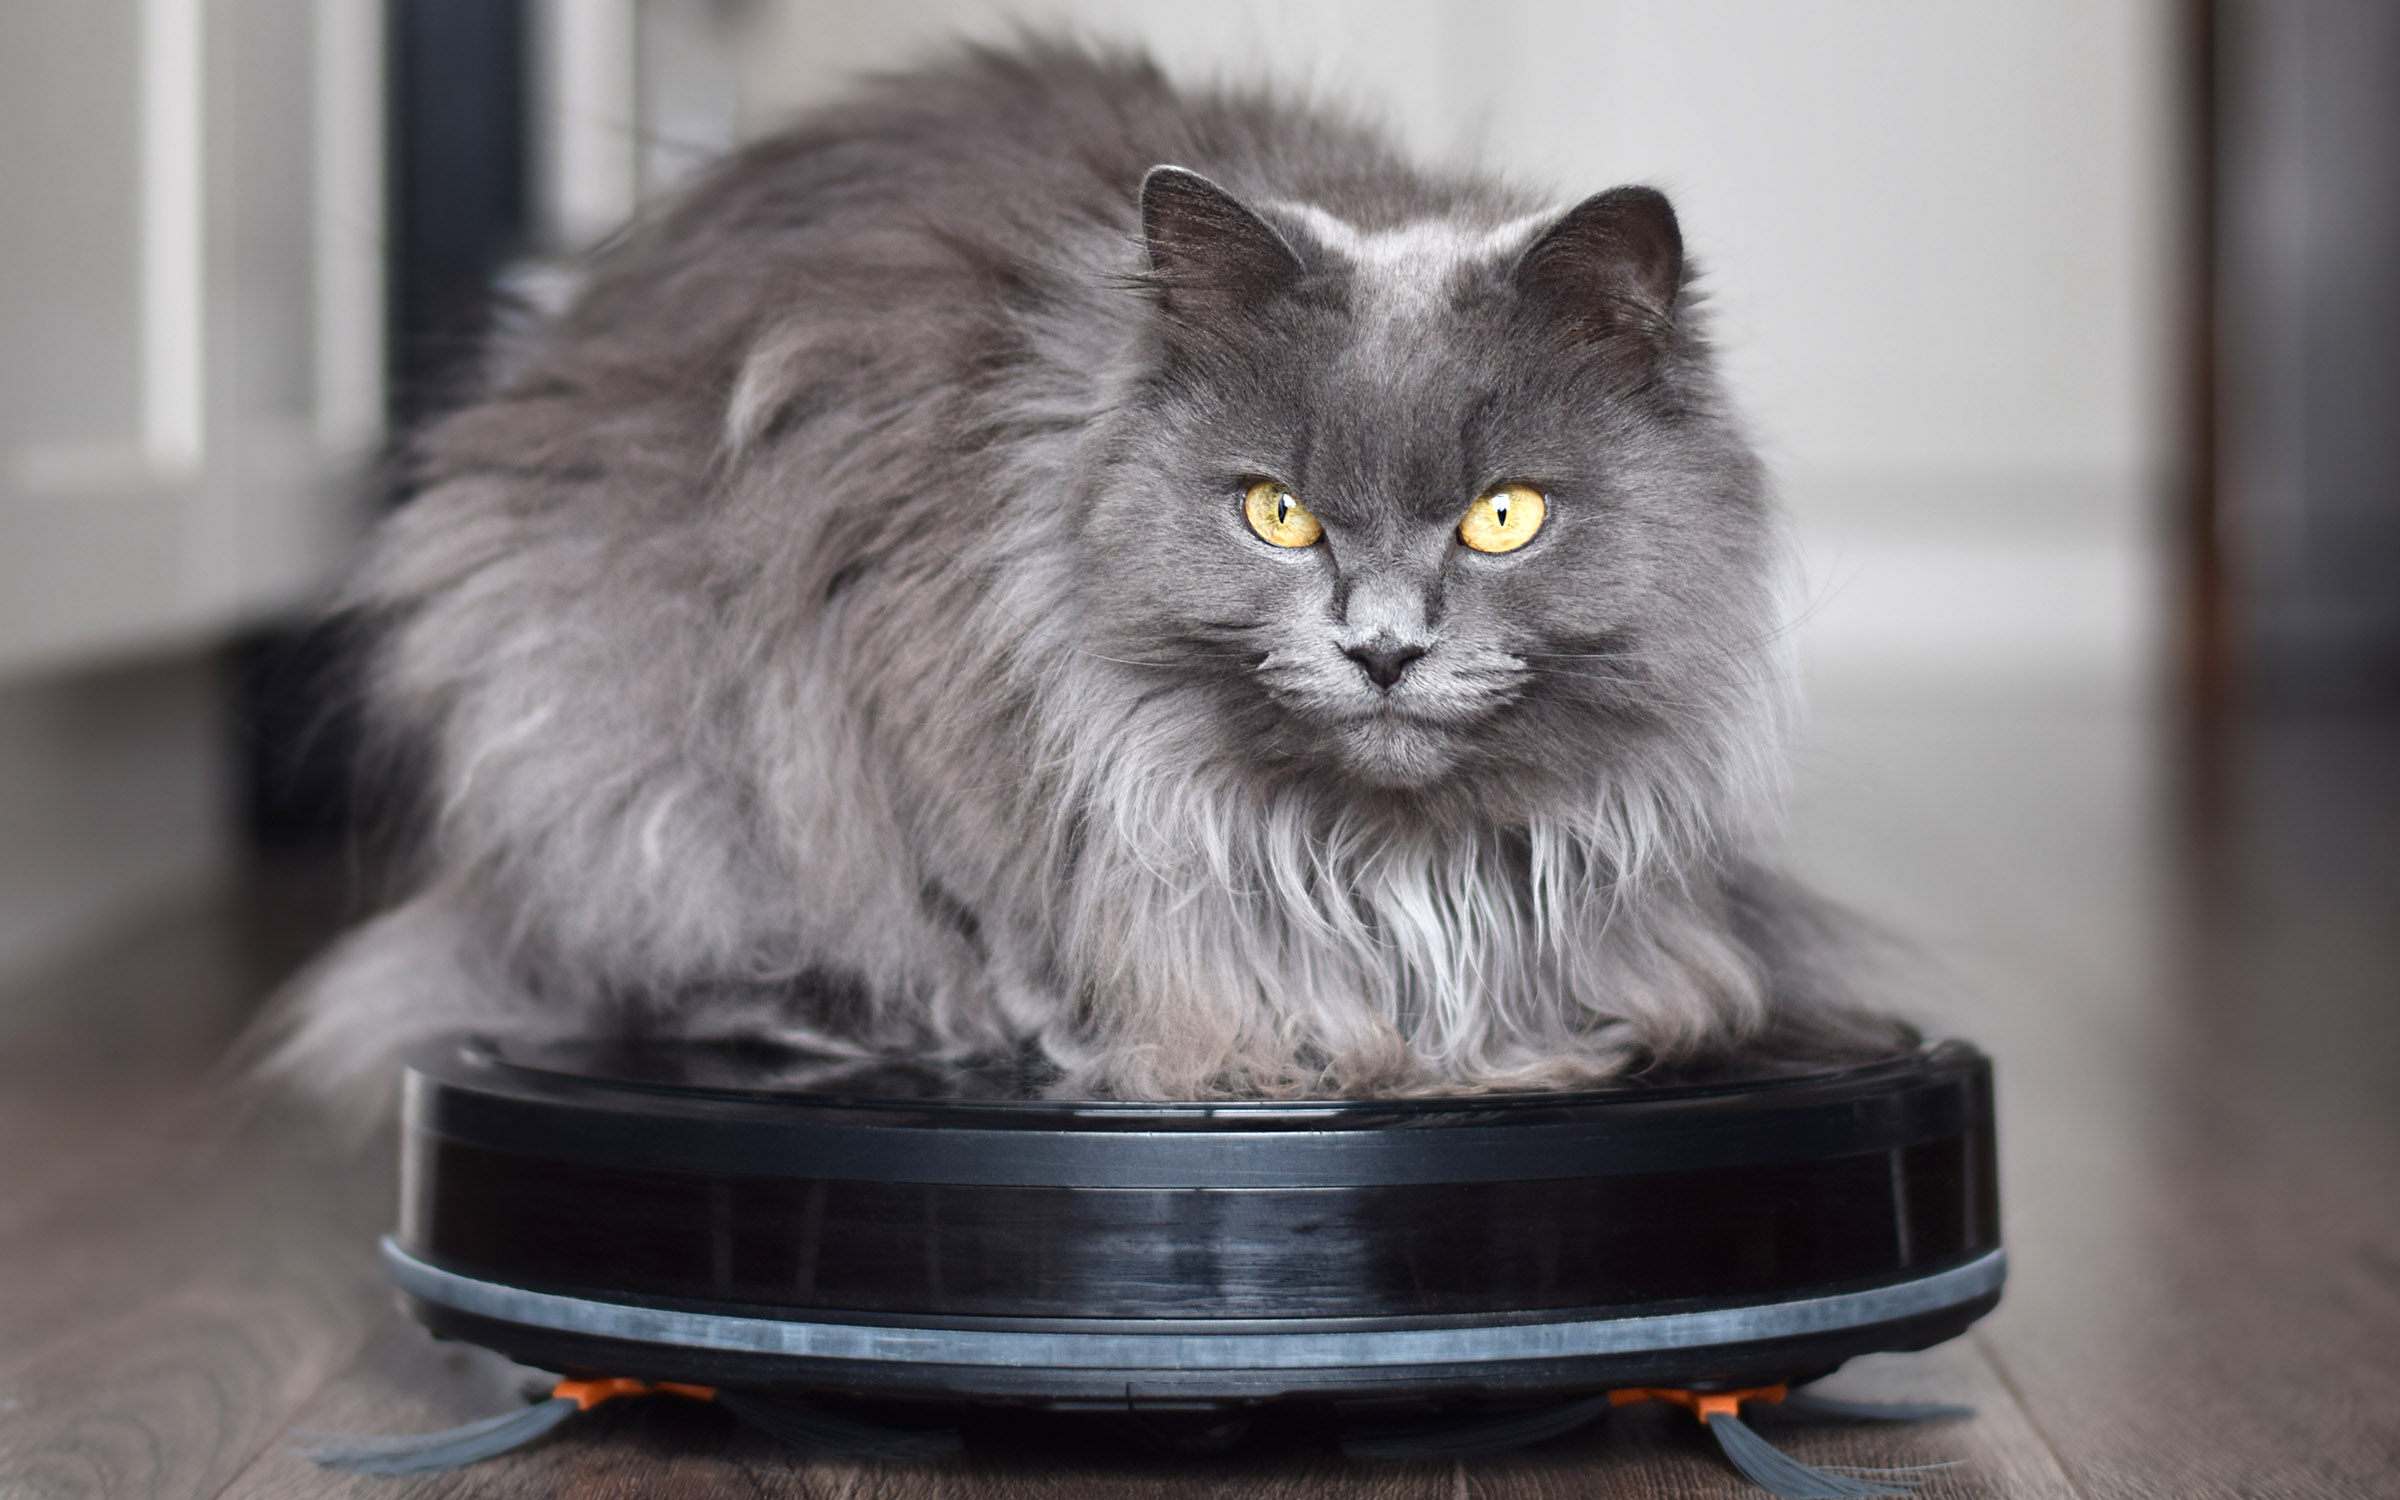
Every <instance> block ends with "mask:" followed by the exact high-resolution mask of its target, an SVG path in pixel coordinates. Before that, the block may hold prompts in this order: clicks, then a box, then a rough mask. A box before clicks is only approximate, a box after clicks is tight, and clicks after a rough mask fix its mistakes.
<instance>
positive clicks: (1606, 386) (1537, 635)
mask: <svg viewBox="0 0 2400 1500" xmlns="http://www.w3.org/2000/svg"><path fill="white" fill-rule="evenodd" d="M1141 207H1142V219H1143V235H1144V240H1145V253H1146V260H1147V269H1146V272H1145V275H1144V277H1143V288H1144V290H1145V291H1146V293H1147V295H1148V297H1149V299H1150V312H1149V322H1148V324H1147V327H1146V334H1145V339H1146V342H1145V346H1144V354H1143V360H1142V366H1141V372H1142V373H1141V377H1140V379H1139V380H1138V381H1137V382H1135V384H1134V385H1133V387H1132V389H1133V392H1134V394H1133V395H1132V396H1131V397H1130V399H1129V400H1127V401H1126V403H1125V404H1124V407H1123V409H1122V410H1121V411H1120V412H1119V414H1118V417H1117V420H1116V421H1115V422H1113V423H1112V425H1111V441H1110V446H1109V452H1108V455H1107V458H1106V461H1105V463H1104V465H1103V466H1102V468H1101V469H1100V473H1101V474H1102V476H1103V477H1102V478H1101V480H1100V481H1099V483H1098V486H1097V493H1095V494H1094V495H1093V496H1092V497H1091V500H1090V503H1089V506H1088V513H1087V516H1086V524H1085V526H1084V527H1083V529H1082V533H1081V536H1082V540H1083V552H1082V558H1083V565H1084V566H1085V567H1086V569H1087V572H1086V575H1085V579H1084V582H1085V586H1086V589H1087V591H1088V593H1089V595H1090V597H1092V598H1093V599H1094V601H1095V603H1096V605H1097V614H1096V616H1095V618H1096V619H1097V620H1098V621H1099V622H1100V623H1101V626H1102V628H1104V629H1105V630H1106V631H1107V632H1108V633H1109V640H1108V644H1107V646H1106V647H1105V649H1106V650H1108V651H1109V652H1110V653H1112V654H1113V655H1116V656H1119V657H1122V658H1125V659H1128V660H1132V661H1138V662H1143V663H1146V664H1155V665H1157V666H1158V667H1160V668H1161V669H1163V670H1167V671H1171V672H1172V673H1173V674H1174V675H1175V676H1176V677H1177V679H1178V680H1179V681H1182V682H1184V683H1197V684H1201V685H1203V690H1204V691H1206V692H1207V693H1209V694H1210V695H1211V698H1212V709H1213V712H1212V713H1211V714H1210V715H1209V722H1208V724H1207V725H1206V726H1205V727H1201V726H1195V730H1194V732H1195V733H1207V734H1212V735H1214V736H1216V737H1217V744H1216V745H1215V746H1214V747H1213V748H1214V749H1215V750H1216V751H1218V752H1219V753H1229V754H1234V755H1238V756H1242V757H1245V758H1247V759H1248V760H1249V761H1250V762H1251V763H1252V764H1254V765H1255V766H1256V767H1257V769H1258V771H1259V773H1260V774H1261V775H1263V776H1267V777H1270V778H1277V779H1285V778H1291V779H1306V778H1316V779H1321V780H1327V781H1329V782H1332V783H1338V784H1340V785H1342V786H1345V787H1348V788H1351V789H1353V790H1355V791H1356V792H1358V793H1359V794H1361V795H1366V796H1383V797H1396V798H1398V799H1401V800H1405V801H1408V802H1411V803H1415V804H1442V803H1447V804H1451V805H1456V806H1461V807H1472V808H1473V809H1475V810H1476V812H1477V813H1478V814H1479V815H1483V816H1495V815H1496V816H1501V817H1509V818H1515V817H1523V816H1527V815H1529V814H1531V813H1536V812H1539V811H1541V810H1542V809H1544V808H1548V807H1552V806H1555V805H1556V803H1557V801H1558V799H1559V798H1560V797H1562V796H1574V795H1579V789H1585V788H1589V787H1590V786H1591V785H1592V784H1593V782H1594V778H1595V777H1598V776H1605V775H1606V774H1608V773H1609V771H1610V770H1611V769H1612V768H1614V769H1617V770H1625V769H1628V768H1629V767H1630V766H1631V765H1632V764H1633V763H1634V762H1635V761H1637V760H1644V759H1647V760H1651V761H1655V760H1656V759H1657V758H1659V757H1661V756H1667V757H1672V756H1675V755H1678V754H1683V755H1691V754H1697V753H1701V752H1703V750H1704V749H1706V747H1708V746H1715V747H1716V748H1717V750H1719V751H1721V750H1722V748H1723V742H1725V741H1726V740H1727V738H1728V736H1731V737H1733V738H1735V739H1738V738H1739V737H1740V736H1741V735H1744V734H1748V735H1751V736H1753V737H1755V736H1758V735H1761V734H1769V735H1771V729H1770V728H1769V727H1768V726H1767V725H1765V724H1761V723H1758V722H1755V721H1756V718H1757V716H1758V715H1759V713H1760V712H1761V711H1762V708H1761V706H1762V704H1766V703H1767V702H1768V700H1769V699H1772V698H1773V697H1774V696H1775V695H1776V693H1775V689H1774V688H1773V687H1772V686H1771V685H1770V684H1769V683H1768V682H1767V681H1766V679H1769V678H1773V677H1775V676H1777V675H1779V669H1778V668H1777V666H1776V660H1777V656H1776V650H1775V648H1774V646H1773V645H1772V643H1771V642H1772V638H1773V637H1774V636H1775V635H1776V633H1777V630H1776V627H1777V620H1776V609H1777V604H1776V598H1777V594H1776V587H1775V583H1776V580H1775V578H1774V571H1775V567H1776V563H1777V560H1778V556H1779V554H1778V546H1777V533H1776V527H1775V523H1774V520H1773V518H1772V516H1771V514H1770V512H1769V509H1768V507H1767V504H1766V501H1765V497H1764V492H1763V484H1762V482H1761V478H1760V473H1759V468H1758V465H1757V463H1756V461H1755V460H1754V459H1753V457H1752V456H1751V454H1750V452H1749V450H1748V448H1747V447H1746V446H1745V444H1744V442H1743V441H1742V438H1741V435H1740V433H1739V431H1738V430H1737V428H1736V427H1735V425H1734V424H1733V423H1732V422H1731V420H1730V419H1729V418H1728V417H1727V416H1726V414H1725V413H1724V410H1723V407H1722V403H1721V400H1720V398H1719V396H1718V393H1717V390H1716V387H1715V383H1714V379H1713V376H1712V375H1711V373H1710V371H1709V368H1708V364H1707V353H1706V349H1705V347H1704V345H1703V343H1702V341H1701V339H1700V337H1699V335H1698V333H1697V331H1696V329H1695V326H1694V319H1693V318H1692V316H1691V313H1690V310H1689V308H1688V306H1687V304H1688V302H1689V300H1690V299H1689V293H1688V290H1687V287H1686V284H1685V283H1686V267H1685V261H1684V255H1683V249H1682V240H1681V236H1680V234H1679V232H1678V229H1677V225H1676V221H1675V215H1674V212H1673V210H1672V209H1671V208H1670V207H1669V206H1668V203H1667V200H1666V199H1665V198H1663V197H1662V196H1660V195H1659V194H1658V193H1656V192H1653V191H1651V190H1649V189H1646V188H1619V189H1616V190H1614V191H1612V192H1607V193H1603V194H1600V195H1599V196H1597V197H1594V198H1591V199H1589V200H1587V201H1585V202H1583V203H1582V204H1580V205H1578V206H1576V207H1574V208H1572V209H1568V210H1566V211H1564V212H1557V211H1551V212H1544V213H1538V214H1530V215H1511V214H1509V213H1507V212H1505V211H1501V210H1497V209H1491V208H1480V207H1478V206H1475V205H1467V206H1462V207H1459V208H1457V209H1455V210H1453V211H1452V212H1449V213H1445V214H1440V215H1436V216H1432V217H1426V218H1419V219H1415V220H1412V221H1407V222H1400V223H1396V224H1384V225H1360V224H1357V223H1353V222H1350V221H1348V220H1346V219H1344V218H1343V217H1340V216H1339V215H1337V214H1336V213H1335V212H1332V211H1329V210H1328V209H1327V208H1325V207H1323V206H1319V205H1312V204H1304V203H1294V202H1288V201H1279V200H1276V199H1273V198H1269V197H1265V196H1260V197H1258V198H1255V199H1253V200H1251V201H1247V202H1245V201H1244V200H1242V199H1240V198H1237V197H1236V196H1234V195H1233V194H1231V193H1229V192H1227V191H1225V190H1224V189H1222V188H1219V187H1218V186H1216V185H1215V184H1213V183H1211V182H1210V181H1208V180H1207V179H1205V178H1202V177H1199V176H1197V175H1195V174H1193V173H1189V172H1185V171H1181V170H1178V169H1175V168H1170V167H1162V168H1159V169H1157V170H1155V171H1153V172H1151V173H1150V175H1149V177H1148V179H1147V180H1146V181H1145V182H1144V184H1143V188H1142V196H1141ZM1767 712H1769V714H1770V716H1771V709H1769V710H1767ZM1743 720H1748V721H1751V722H1747V723H1744V722H1737V721H1743ZM1709 753H1715V752H1714V751H1711V752H1709Z"/></svg>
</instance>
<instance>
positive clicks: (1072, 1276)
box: [383, 1039, 2005, 1412]
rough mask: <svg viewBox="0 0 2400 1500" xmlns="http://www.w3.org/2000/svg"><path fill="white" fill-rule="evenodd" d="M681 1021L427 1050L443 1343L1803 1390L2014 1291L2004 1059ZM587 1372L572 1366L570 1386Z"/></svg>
mask: <svg viewBox="0 0 2400 1500" xmlns="http://www.w3.org/2000/svg"><path fill="white" fill-rule="evenodd" d="M805 1077H806V1075H805V1074H798V1073H795V1072H794V1069H793V1066H792V1062H791V1060H790V1059H789V1058H785V1057H780V1056H778V1055H776V1054H772V1053H764V1052H755V1051H750V1052H745V1051H740V1050H729V1049H725V1048H712V1047H706V1046H690V1045H643V1046H640V1047H630V1046H616V1047H610V1046H600V1045H577V1046H552V1047H542V1046H521V1045H519V1044H515V1043H493V1042H488V1041H479V1040H473V1039H466V1040H453V1041H448V1042H444V1043H442V1044H440V1045H438V1046H435V1047H432V1048H429V1049H428V1050H425V1051H423V1052H422V1053H420V1054H419V1055H418V1056H417V1057H416V1058H415V1059H414V1061H413V1064H412V1066H411V1067H410V1069H409V1072H408V1075H407V1088H406V1094H405V1099H406V1103H405V1114H404V1145H403V1172H402V1203H401V1214H400V1223H399V1229H398V1232H397V1233H396V1234H395V1235H393V1236H392V1237H391V1238H390V1239H388V1240H387V1241H386V1242H385V1244H384V1250H383V1253H384V1258H385V1261H386V1263H387V1265H388V1267H389V1270H390V1274H391V1277H392V1280H393V1282H394V1283H395V1284H396V1286H397V1288H398V1290H399V1292H400V1293H401V1296H402V1298H403V1300H404V1302H405V1304H406V1306H407V1307H408V1309H409V1310H410V1312H411V1313H412V1314H413V1315H414V1316H415V1317H416V1318H418V1319H419V1320H420V1321H422V1322H423V1323H424V1324H425V1326H426V1327H427V1328H429V1329H431V1330H432V1331H433V1332H435V1333H436V1334H440V1335H444V1336H447V1337H453V1338H458V1339H464V1340H468V1341H471V1342H473V1343H476V1344H481V1345H485V1346H488V1347H489V1348H492V1349H495V1350H498V1351H500V1352H501V1353H503V1354H505V1355H507V1356H509V1357H511V1358H513V1359H516V1360H518V1361H521V1362H523V1363H525V1364H529V1365H534V1366H538V1367H541V1368H543V1369H547V1370H553V1371H564V1372H568V1373H570V1374H585V1375H591V1376H606V1377H612V1378H620V1379H624V1380H627V1381H642V1382H661V1383H676V1382H680V1383H686V1384H688V1385H690V1386H693V1387H705V1388H707V1389H708V1390H711V1391H724V1392H728V1393H744V1392H749V1393H766V1394H777V1393H782V1394H789V1395H792V1396H796V1397H804V1398H814V1397H819V1396H830V1397H834V1398H837V1399H838V1398H864V1399H867V1400H870V1401H875V1402H883V1403H888V1402H891V1401H894V1400H902V1401H912V1402H913V1401H918V1400H930V1401H940V1402H949V1403H958V1402H967V1403H978V1404H988V1403H1006V1404H1014V1405H1018V1406H1032V1407H1041V1408H1049V1409H1058V1410H1070V1411H1072V1410H1085V1411H1094V1410H1106V1411H1114V1412H1126V1411H1133V1412H1141V1411H1145V1410H1149V1411H1172V1410H1177V1409H1180V1410H1185V1411H1194V1410H1201V1411H1205V1410H1209V1409H1220V1410H1222V1409H1246V1408H1256V1407H1263V1406H1265V1405H1267V1404H1269V1403H1293V1402H1316V1403H1336V1404H1340V1405H1342V1406H1343V1407H1344V1408H1345V1409H1356V1407H1357V1404H1358V1403H1366V1404H1367V1406H1368V1407H1369V1408H1370V1409H1372V1408H1374V1407H1376V1406H1379V1405H1382V1404H1386V1403H1388V1404H1391V1405H1393V1406H1394V1407H1395V1408H1397V1407H1404V1406H1408V1405H1410V1404H1414V1405H1416V1406H1418V1407H1420V1408H1431V1409H1440V1410H1506V1409H1510V1408H1511V1407H1512V1406H1514V1407H1517V1408H1522V1407H1524V1406H1525V1405H1527V1404H1528V1403H1531V1402H1537V1401H1541V1400H1559V1399H1566V1398H1570V1397H1576V1396H1588V1395H1590V1394H1591V1393H1595V1392H1605V1391H1616V1392H1618V1393H1619V1395H1620V1396H1622V1394H1623V1393H1624V1392H1625V1391H1627V1390H1628V1389H1632V1390H1636V1391H1637V1392H1638V1391H1639V1390H1640V1389H1641V1388H1647V1387H1674V1388H1676V1389H1677V1390H1678V1391H1681V1392H1683V1393H1685V1394H1686V1395H1687V1396H1688V1394H1689V1393H1691V1392H1694V1391H1698V1392H1707V1391H1711V1390H1717V1391H1729V1390H1734V1389H1737V1388H1740V1389H1745V1390H1755V1389H1757V1388H1762V1387H1780V1386H1788V1385H1791V1384H1796V1383H1798V1382H1801V1381H1805V1380H1809V1379H1813V1378H1815V1377H1817V1376H1820V1375H1823V1374H1825V1373H1827V1372H1830V1371H1831V1370H1833V1369H1834V1368H1836V1367H1838V1366H1839V1365H1841V1364H1842V1363H1843V1361H1845V1360H1848V1359H1850V1358H1852V1357H1853V1356H1856V1355H1860V1354H1865V1353H1869V1352H1871V1351H1878V1350H1899V1349H1918V1348H1923V1347H1926V1346H1928V1345H1931V1344H1934V1343H1938V1342H1940V1341H1942V1340H1944V1339H1948V1338H1950V1337H1952V1336H1953V1335H1955V1334H1957V1333H1959V1332H1961V1331H1962V1330H1964V1329H1965V1328H1966V1327H1967V1326H1968V1325H1969V1324H1971V1323H1973V1322H1974V1321H1975V1320H1976V1319H1977V1318H1979V1317H1981V1316H1982V1315H1983V1314H1984V1313H1986V1312H1988V1311H1989V1310H1990V1309H1991V1308H1992V1306H1993V1305H1994V1303H1995V1302H1996V1301H1997V1300H1998V1299H1999V1296H2000V1290H2001V1282H2002V1279H2003V1276H2004V1274H2005V1262H2004V1259H2003V1255H2002V1252H2001V1249H2000V1241H1999V1215H1998V1208H1997V1196H1996V1192H1995V1182H1994V1171H1993V1117H1992V1088H1991V1068H1990V1064H1989V1063H1988V1062H1987V1061H1986V1059H1985V1058H1984V1057H1983V1055H1982V1054H1981V1053H1979V1052H1977V1051H1976V1050H1974V1049H1973V1048H1972V1047H1969V1046H1965V1045H1963V1044H1960V1043H1956V1042H1948V1043H1943V1044H1940V1045H1936V1046H1932V1047H1929V1048H1926V1049H1924V1050H1922V1051H1920V1052H1918V1053H1916V1054H1915V1055H1913V1056H1910V1057H1907V1058H1904V1059H1900V1060H1896V1061H1891V1062H1886V1063H1880V1064H1876V1065H1872V1066H1866V1067H1858V1068H1851V1069H1847V1070H1843V1071H1837V1072H1827V1073H1821V1074H1816V1075H1811V1076H1801V1077H1767V1078H1718V1079H1713V1080H1704V1081H1693V1082H1682V1083H1670V1084H1644V1085H1639V1086H1628V1087H1623V1088H1614V1089H1606V1090H1599V1091H1593V1092H1583V1093H1556V1094H1519V1095H1486V1096H1475V1097H1463V1098H1424V1099H1403V1100H1336V1101H1312V1102H1265V1101H1255V1102H1253V1101H1241V1102H1217V1103H1190V1104H1141V1103H1114V1102H1074V1101H1059V1100H1047V1099H1035V1098H1026V1097H1019V1096H1015V1093H1014V1091H1012V1090H1011V1089H1010V1088H1008V1087H1005V1086H1002V1085H1000V1084H994V1085H992V1086H991V1087H990V1088H989V1091H988V1096H982V1095H979V1094H978V1093H977V1088H978V1085H976V1084H975V1083H973V1082H972V1081H970V1082H968V1083H965V1084H960V1083H955V1082H953V1083H940V1082H936V1081H934V1080H931V1079H928V1078H925V1077H922V1076H916V1075H911V1074H908V1073H906V1072H892V1073H888V1074H878V1075H873V1076H864V1077H856V1078H850V1079H846V1080H844V1081H842V1082H840V1083H839V1084H838V1085H833V1086H826V1085H821V1084H814V1085H812V1084H807V1083H805V1081H802V1082H794V1081H792V1080H794V1079H801V1080H805ZM562 1389H563V1387H562Z"/></svg>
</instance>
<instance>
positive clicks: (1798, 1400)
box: [1781, 1391, 1975, 1422]
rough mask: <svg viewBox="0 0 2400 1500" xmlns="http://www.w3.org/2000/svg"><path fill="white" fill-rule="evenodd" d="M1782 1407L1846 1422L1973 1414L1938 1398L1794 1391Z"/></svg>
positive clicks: (1934, 1419) (1941, 1419)
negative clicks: (1864, 1397) (1877, 1397)
mask: <svg viewBox="0 0 2400 1500" xmlns="http://www.w3.org/2000/svg"><path fill="white" fill-rule="evenodd" d="M1781 1409H1782V1410H1784V1411H1788V1412H1790V1413H1792V1414H1793V1415H1794V1416H1801V1417H1827V1418H1831V1419H1834V1420H1837V1421H1849V1422H1955V1421H1961V1420H1964V1419H1965V1418H1967V1417H1971V1416H1973V1415H1975V1408H1974V1407H1972V1406H1952V1405H1949V1404H1948V1403H1945V1402H1940V1401H1848V1400H1844V1399H1843V1398H1842V1397H1840V1396H1820V1395H1818V1394H1817V1393H1816V1392H1814V1391H1794V1392H1792V1393H1791V1394H1790V1395H1788V1396H1786V1397H1784V1398H1783V1403H1782V1407H1781Z"/></svg>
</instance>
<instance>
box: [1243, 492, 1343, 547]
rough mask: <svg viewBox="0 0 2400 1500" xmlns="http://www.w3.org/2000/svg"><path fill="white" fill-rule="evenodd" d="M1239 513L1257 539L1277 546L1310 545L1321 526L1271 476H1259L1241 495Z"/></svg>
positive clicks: (1315, 540)
mask: <svg viewBox="0 0 2400 1500" xmlns="http://www.w3.org/2000/svg"><path fill="white" fill-rule="evenodd" d="M1242 514H1243V515H1244V516H1246V517H1248V518H1249V521H1250V529H1251V530H1252V531H1255V532H1257V533H1258V535H1259V540H1261V541H1267V542H1273V543H1274V544H1275V545H1276V546H1278V547H1313V546H1315V545H1316V542H1317V538H1319V537H1321V536H1323V535H1324V534H1325V528H1324V527H1322V526H1320V525H1318V524H1317V518H1316V517H1315V516H1312V515H1310V514H1309V513H1308V507H1307V506H1305V505H1302V504H1301V503H1300V497H1299V496H1297V495H1295V494H1293V493H1292V492H1291V491H1290V490H1287V489H1285V488H1284V487H1283V486H1282V485H1280V484H1277V483H1276V482H1275V481H1274V480H1272V479H1262V480H1260V481H1259V482H1258V483H1256V484H1254V485H1252V486H1250V491H1249V493H1248V494H1246V495H1244V496H1242Z"/></svg>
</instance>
